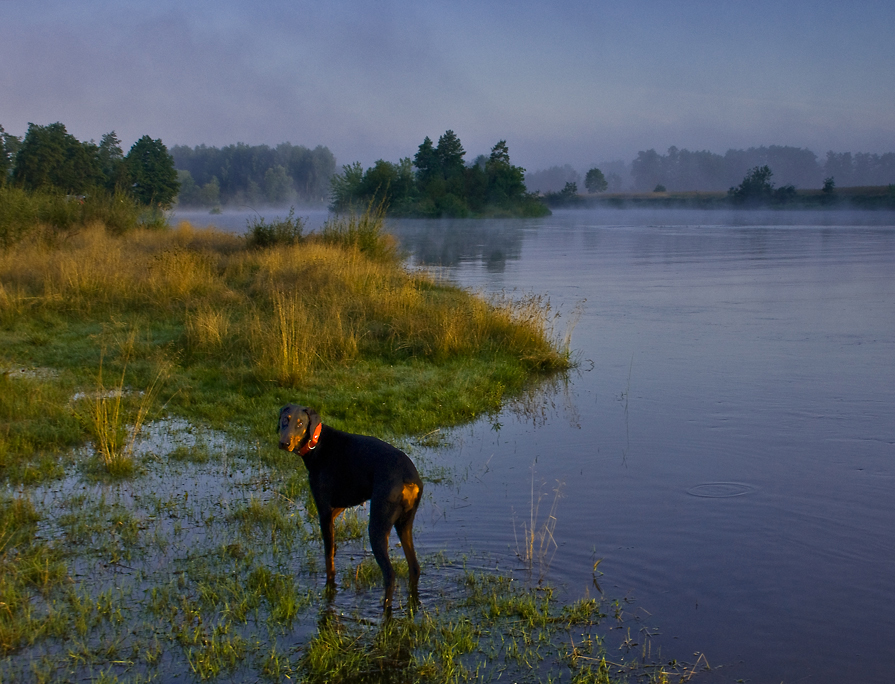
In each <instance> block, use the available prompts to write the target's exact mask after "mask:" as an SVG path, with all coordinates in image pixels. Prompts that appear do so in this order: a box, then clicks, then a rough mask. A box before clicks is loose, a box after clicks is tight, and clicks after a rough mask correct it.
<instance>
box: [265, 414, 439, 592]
mask: <svg viewBox="0 0 895 684" xmlns="http://www.w3.org/2000/svg"><path fill="white" fill-rule="evenodd" d="M278 433H279V436H280V449H285V450H286V451H295V450H296V449H297V450H298V452H299V453H300V454H301V457H302V459H303V460H304V462H305V466H307V468H308V480H309V482H310V483H311V494H312V495H313V496H314V503H315V504H317V511H318V512H319V514H320V531H321V532H322V534H323V551H324V554H325V558H326V581H327V584H329V585H333V584H335V581H336V569H335V555H336V544H335V539H334V538H333V535H334V532H333V530H334V522H335V519H336V517H337V516H338V515H339V513H341V512H342V511H343V510H345V509H346V508H350V507H351V506H358V505H360V504H362V503H363V502H364V501H369V502H370V546H371V548H372V549H373V556H375V558H376V562H377V563H379V568H380V569H381V570H382V582H383V584H384V585H385V602H384V606H385V607H386V608H388V607H390V605H391V601H392V594H393V592H394V590H395V571H394V569H393V568H392V564H391V561H389V558H388V538H389V533H390V532H391V529H392V527H394V528H395V531H396V532H397V533H398V538H399V539H400V540H401V546H402V547H403V548H404V556H405V557H406V558H407V567H408V568H409V570H410V590H411V595H412V596H415V595H416V588H417V584H418V581H419V576H420V564H419V563H418V562H417V560H416V553H415V552H414V549H413V518H414V516H415V515H416V509H417V508H418V507H419V505H420V499H421V498H422V493H423V481H422V480H421V479H420V476H419V473H418V472H417V471H416V467H415V466H414V465H413V461H411V460H410V458H409V457H408V456H407V454H405V453H404V452H403V451H401V450H400V449H397V448H396V447H393V446H392V445H391V444H387V443H385V442H383V441H382V440H379V439H376V438H375V437H366V436H364V435H354V434H351V433H348V432H342V431H341V430H336V429H335V428H331V427H329V426H328V425H324V424H323V423H322V422H321V421H320V416H319V415H317V412H316V411H314V410H313V409H309V408H305V407H304V406H296V405H295V404H288V405H286V406H284V407H283V408H282V409H280V425H279V429H278Z"/></svg>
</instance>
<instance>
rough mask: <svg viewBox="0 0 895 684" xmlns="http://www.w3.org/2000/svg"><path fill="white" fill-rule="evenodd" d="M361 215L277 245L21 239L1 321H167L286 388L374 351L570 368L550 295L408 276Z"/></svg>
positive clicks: (188, 234) (189, 230) (7, 275)
mask: <svg viewBox="0 0 895 684" xmlns="http://www.w3.org/2000/svg"><path fill="white" fill-rule="evenodd" d="M359 221H360V219H356V218H348V219H342V223H341V224H340V223H338V220H336V221H332V222H330V223H329V224H328V227H327V229H326V230H325V231H323V234H322V235H317V236H315V235H312V236H309V237H306V238H304V239H302V240H301V241H300V242H298V243H296V244H291V245H289V244H287V245H280V246H274V247H270V248H267V249H257V248H250V247H249V246H248V245H247V243H246V240H244V239H243V238H241V237H238V236H234V235H232V234H228V233H223V232H220V231H216V230H210V229H209V230H197V229H195V228H193V227H192V226H190V225H189V224H187V223H181V224H180V225H179V226H178V227H177V228H175V229H172V230H168V231H157V230H141V229H137V230H133V231H130V232H128V233H125V234H123V235H113V234H110V233H109V232H108V231H106V230H105V229H104V228H103V226H101V225H98V224H92V225H91V226H88V227H87V228H85V229H84V230H83V231H81V232H79V233H78V234H76V235H72V236H71V237H70V238H69V239H68V240H66V241H64V242H62V243H58V244H55V245H53V246H48V245H46V244H42V243H36V242H35V243H25V242H23V243H19V244H16V245H13V246H12V247H10V248H8V249H6V250H5V251H0V318H3V319H7V320H8V319H9V318H10V317H19V316H25V315H28V314H29V312H41V311H57V312H74V313H77V314H79V315H83V316H93V315H111V316H118V315H122V314H128V315H135V316H148V317H151V318H154V319H158V318H164V319H165V320H170V321H173V322H175V323H176V324H178V325H181V326H182V329H183V342H184V347H185V348H186V349H187V350H188V351H189V353H192V354H195V355H200V356H201V355H210V356H214V355H220V354H226V355H227V356H228V358H230V359H232V360H234V361H235V362H239V363H243V364H245V365H248V366H250V367H252V368H253V369H254V370H255V371H256V372H257V373H258V374H259V375H260V376H262V377H264V378H265V379H270V380H275V381H277V382H280V383H283V384H286V385H295V384H297V383H299V382H300V381H301V379H302V378H303V377H306V376H307V374H308V373H309V372H312V370H313V369H314V368H316V367H319V366H321V365H323V366H327V365H332V364H340V363H345V362H348V361H352V360H355V359H358V358H363V357H367V356H377V357H382V356H391V357H395V358H402V357H411V356H412V357H424V358H429V359H436V360H437V359H444V358H447V357H452V356H456V355H464V354H470V355H475V354H480V353H482V352H483V351H486V352H508V353H510V354H514V355H517V356H518V357H519V358H522V359H524V360H525V362H526V363H528V364H530V365H531V367H533V368H543V369H550V368H562V367H565V366H566V365H567V364H568V354H567V351H568V350H567V349H563V347H562V344H561V342H559V341H557V340H556V339H555V335H554V330H553V326H554V323H555V318H553V316H552V313H551V311H550V309H549V303H547V302H545V301H544V300H542V299H540V298H537V297H529V298H525V299H522V300H513V299H511V298H507V297H504V298H500V299H494V300H491V301H486V300H485V299H483V298H482V297H477V296H473V295H471V294H470V293H468V292H465V291H463V290H461V289H459V288H457V287H455V286H452V285H450V284H448V283H445V282H441V281H439V280H438V279H437V278H436V277H435V276H433V275H431V274H428V273H424V272H409V271H408V270H407V269H405V268H404V267H403V263H402V260H401V259H400V255H399V254H398V252H397V249H396V248H395V245H394V241H393V240H392V238H391V237H390V236H388V235H386V234H385V233H384V231H383V230H382V225H381V221H382V219H381V217H379V218H376V217H373V218H372V219H371V218H369V217H367V218H366V219H364V221H366V223H362V222H361V223H359ZM377 221H378V223H377ZM359 225H360V227H359ZM340 231H341V233H340ZM376 240H378V241H379V243H380V244H379V246H377V243H376Z"/></svg>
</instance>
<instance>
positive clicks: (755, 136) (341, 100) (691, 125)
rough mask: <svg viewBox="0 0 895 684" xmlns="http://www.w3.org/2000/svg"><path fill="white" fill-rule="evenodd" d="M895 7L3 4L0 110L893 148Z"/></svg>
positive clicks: (587, 149) (242, 125)
mask: <svg viewBox="0 0 895 684" xmlns="http://www.w3.org/2000/svg"><path fill="white" fill-rule="evenodd" d="M893 29H895V2H892V1H891V0H885V1H879V2H872V1H866V2H861V1H860V0H858V1H855V0H852V1H851V2H832V1H824V0H820V1H813V2H809V1H799V2H796V1H787V0H774V1H773V2H764V1H761V0H758V1H755V0H753V1H750V2H725V1H724V0H721V1H719V0H713V1H711V2H708V1H706V2H702V1H692V0H688V1H687V2H680V1H678V2H671V1H670V0H669V1H658V0H628V1H627V2H600V1H598V0H591V1H590V2H580V1H578V0H566V1H565V2H550V3H548V2H527V1H525V0H513V1H512V2H509V1H503V0H494V1H491V2H489V1H488V0H476V1H471V2H468V1H466V0H462V1H458V2H446V1H444V0H442V1H441V2H427V1H426V0H414V1H413V2H410V1H406V0H396V1H391V2H390V1H387V0H386V1H379V2H357V1H354V0H346V1H344V2H338V1H333V0H327V1H326V2H322V1H319V0H318V1H317V2H304V1H302V0H291V1H290V2H277V1H269V0H256V1H254V2H246V1H243V0H216V1H215V2H204V1H202V0H199V1H192V2H182V1H181V2H173V1H169V0H154V2H145V0H141V1H140V2H136V1H131V0H116V1H115V2H112V1H111V0H80V1H78V2H74V1H73V0H70V1H67V2H64V1H53V0H0V124H2V125H3V126H4V127H5V128H6V130H7V131H8V132H11V133H15V134H16V135H22V134H24V132H25V131H26V129H27V125H28V122H29V121H30V122H34V123H38V124H49V123H52V122H54V121H61V122H62V123H64V124H65V125H66V126H67V128H68V130H69V132H71V133H72V134H74V135H75V136H76V137H78V138H79V139H90V138H93V139H96V140H99V138H100V136H101V135H102V134H103V133H105V132H108V131H110V130H112V129H114V130H115V131H116V132H117V133H118V134H119V136H120V137H121V138H122V141H123V142H124V146H125V151H126V149H127V148H128V147H129V146H130V145H131V144H132V143H133V142H134V140H136V139H137V138H138V137H140V136H141V135H144V134H149V135H150V136H152V137H153V138H158V137H160V138H162V140H163V141H164V142H165V143H166V144H167V145H168V146H169V147H170V146H172V145H175V144H186V145H191V146H192V145H198V144H202V143H204V144H207V145H217V146H221V145H226V144H229V143H234V142H237V141H242V142H246V143H249V144H260V143H268V144H272V145H273V144H276V143H278V142H283V141H289V142H292V143H295V144H301V145H307V146H309V147H314V146H316V145H326V146H328V147H329V148H330V149H331V150H332V151H333V152H334V153H335V155H336V157H337V160H338V163H339V164H345V163H348V162H351V161H355V160H358V161H361V162H362V163H364V165H369V164H371V163H372V162H373V161H375V160H376V159H378V158H384V159H387V160H390V161H397V159H399V158H400V157H403V156H412V155H413V154H414V152H415V151H416V149H417V147H418V145H419V143H420V142H421V141H422V139H423V137H424V136H426V135H428V136H430V137H431V138H432V139H433V140H437V138H438V136H439V135H441V134H442V133H443V132H444V131H445V130H446V129H448V128H450V129H453V130H454V131H455V132H456V133H457V135H458V136H459V137H460V139H461V140H462V142H463V145H464V147H465V148H466V150H467V158H468V159H471V158H472V157H474V156H475V155H476V154H479V153H483V152H487V151H488V150H489V149H490V148H491V146H492V145H493V144H494V143H495V142H497V141H498V140H500V139H506V140H507V143H508V145H509V149H510V155H511V158H512V160H513V162H514V163H516V164H520V165H522V166H525V167H526V168H528V170H530V171H533V170H537V169H540V168H544V167H547V166H551V165H553V164H565V163H570V164H572V165H573V166H576V167H577V168H585V167H586V166H587V165H589V164H590V163H592V162H597V161H606V160H611V159H624V160H626V161H630V160H631V159H632V158H633V157H634V156H635V155H636V153H637V151H638V150H643V149H648V148H651V147H652V148H655V149H657V150H658V151H660V152H664V151H665V150H666V149H667V148H668V147H669V146H671V145H676V146H678V147H685V148H688V149H691V150H694V149H708V150H711V151H714V152H721V153H723V152H724V151H726V150H727V149H728V148H731V147H736V148H742V147H750V146H759V145H772V144H777V145H795V146H799V147H808V148H810V149H812V150H813V151H814V152H816V153H818V155H820V156H823V155H824V153H825V152H826V151H827V150H830V149H832V150H836V151H852V152H858V151H865V152H890V151H895V41H893V39H892V36H893Z"/></svg>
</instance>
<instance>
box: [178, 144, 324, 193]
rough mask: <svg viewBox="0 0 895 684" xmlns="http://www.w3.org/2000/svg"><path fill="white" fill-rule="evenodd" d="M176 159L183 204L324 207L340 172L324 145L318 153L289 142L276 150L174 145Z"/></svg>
mask: <svg viewBox="0 0 895 684" xmlns="http://www.w3.org/2000/svg"><path fill="white" fill-rule="evenodd" d="M171 156H172V157H173V158H174V165H175V167H176V168H177V172H178V180H179V181H180V185H181V190H180V196H179V198H178V202H179V204H180V205H182V206H198V207H216V206H220V205H225V204H230V205H249V206H261V205H285V204H290V203H294V202H307V203H314V204H316V203H324V202H326V201H328V200H329V195H330V179H331V178H332V177H333V175H334V174H335V172H336V158H335V157H334V156H333V153H332V152H330V151H329V149H328V148H326V147H322V146H320V145H318V146H317V147H315V148H314V149H313V150H312V149H309V148H307V147H304V146H302V145H293V144H291V143H288V142H285V143H281V144H279V145H277V146H276V147H270V146H268V145H246V144H245V143H237V144H235V145H228V146H226V147H222V148H217V147H207V146H205V145H198V146H196V147H188V146H185V145H175V146H174V147H172V148H171Z"/></svg>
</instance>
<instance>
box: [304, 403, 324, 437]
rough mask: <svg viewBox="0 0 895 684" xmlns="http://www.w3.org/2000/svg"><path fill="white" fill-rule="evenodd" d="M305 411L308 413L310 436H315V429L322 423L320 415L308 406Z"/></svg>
mask: <svg viewBox="0 0 895 684" xmlns="http://www.w3.org/2000/svg"><path fill="white" fill-rule="evenodd" d="M305 413H307V414H308V437H313V436H314V431H315V430H316V429H317V426H318V425H320V415H319V414H318V413H317V412H316V411H315V410H314V409H312V408H306V409H305Z"/></svg>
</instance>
